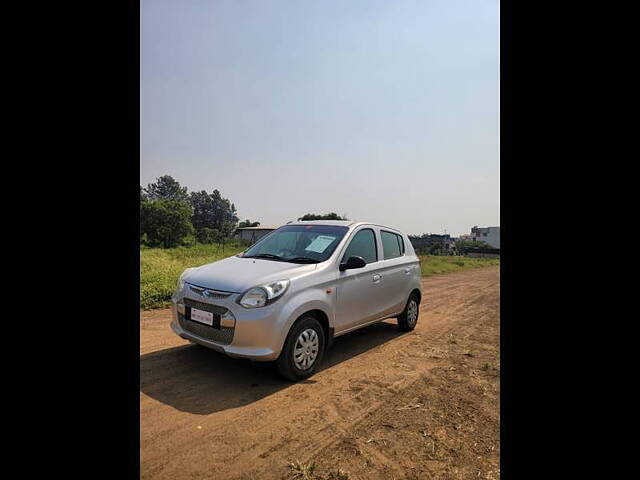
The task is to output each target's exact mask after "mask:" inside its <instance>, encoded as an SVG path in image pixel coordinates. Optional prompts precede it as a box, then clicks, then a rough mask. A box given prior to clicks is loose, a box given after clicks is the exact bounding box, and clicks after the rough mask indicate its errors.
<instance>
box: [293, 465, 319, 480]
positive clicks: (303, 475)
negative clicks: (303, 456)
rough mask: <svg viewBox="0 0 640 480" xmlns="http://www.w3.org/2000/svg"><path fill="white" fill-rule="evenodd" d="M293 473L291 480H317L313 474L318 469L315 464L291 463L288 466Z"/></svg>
mask: <svg viewBox="0 0 640 480" xmlns="http://www.w3.org/2000/svg"><path fill="white" fill-rule="evenodd" d="M288 467H289V471H290V473H291V477H290V479H291V480H312V479H313V478H315V476H314V474H313V472H314V471H315V469H316V464H315V463H307V464H305V463H302V462H299V461H295V462H291V463H289V465H288Z"/></svg>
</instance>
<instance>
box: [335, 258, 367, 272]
mask: <svg viewBox="0 0 640 480" xmlns="http://www.w3.org/2000/svg"><path fill="white" fill-rule="evenodd" d="M366 265H367V262H365V261H364V258H362V257H349V259H348V260H347V261H346V263H345V262H343V263H341V264H340V271H341V272H344V271H345V270H351V269H352V268H362V267H365V266H366Z"/></svg>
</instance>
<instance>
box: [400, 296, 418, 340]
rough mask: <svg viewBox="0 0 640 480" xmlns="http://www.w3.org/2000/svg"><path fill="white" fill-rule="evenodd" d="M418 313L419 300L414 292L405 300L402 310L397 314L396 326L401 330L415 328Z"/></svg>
mask: <svg viewBox="0 0 640 480" xmlns="http://www.w3.org/2000/svg"><path fill="white" fill-rule="evenodd" d="M419 314H420V300H418V296H417V295H416V294H415V293H412V294H411V295H410V296H409V300H407V305H406V306H405V307H404V311H403V312H402V313H401V314H400V315H399V316H398V326H399V327H400V330H402V331H403V332H410V331H411V330H413V329H414V328H416V324H417V323H418V315H419Z"/></svg>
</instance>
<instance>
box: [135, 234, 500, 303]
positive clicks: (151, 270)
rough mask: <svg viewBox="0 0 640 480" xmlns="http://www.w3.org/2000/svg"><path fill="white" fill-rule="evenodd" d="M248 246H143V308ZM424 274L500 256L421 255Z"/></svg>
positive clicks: (162, 300) (480, 264) (495, 260)
mask: <svg viewBox="0 0 640 480" xmlns="http://www.w3.org/2000/svg"><path fill="white" fill-rule="evenodd" d="M245 248H246V247H243V246H241V245H240V244H237V243H229V244H226V245H225V247H224V255H223V254H222V247H221V246H219V245H202V244H196V245H194V246H191V247H178V248H167V249H164V248H141V249H140V308H142V309H144V310H148V309H151V308H162V307H167V306H169V305H170V304H171V295H173V292H174V291H175V288H176V283H177V282H178V277H180V274H181V273H182V272H183V271H184V270H185V269H186V268H189V267H199V266H200V265H204V264H207V263H211V262H215V261H216V260H221V259H223V258H225V257H229V256H231V255H236V254H238V253H240V252H241V251H243V250H244V249H245ZM420 265H421V268H422V276H425V277H428V276H431V275H437V274H440V273H449V272H455V271H458V270H464V269H467V268H477V267H486V266H491V265H500V259H498V258H468V257H440V256H436V255H420Z"/></svg>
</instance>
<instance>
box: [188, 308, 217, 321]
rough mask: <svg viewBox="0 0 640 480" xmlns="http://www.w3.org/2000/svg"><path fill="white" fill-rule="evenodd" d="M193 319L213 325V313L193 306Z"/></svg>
mask: <svg viewBox="0 0 640 480" xmlns="http://www.w3.org/2000/svg"><path fill="white" fill-rule="evenodd" d="M191 320H193V321H195V322H200V323H204V324H205V325H213V313H211V312H205V311H204V310H198V309H197V308H191Z"/></svg>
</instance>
